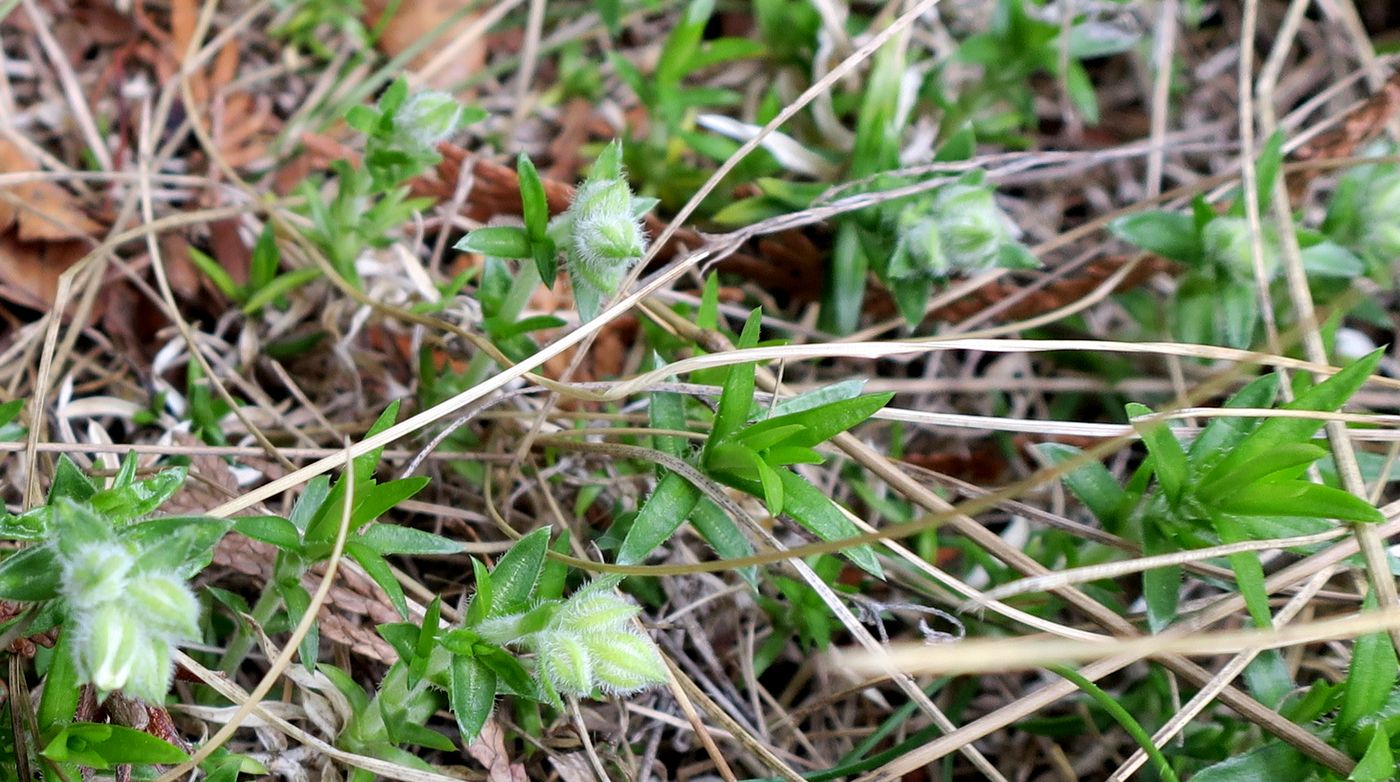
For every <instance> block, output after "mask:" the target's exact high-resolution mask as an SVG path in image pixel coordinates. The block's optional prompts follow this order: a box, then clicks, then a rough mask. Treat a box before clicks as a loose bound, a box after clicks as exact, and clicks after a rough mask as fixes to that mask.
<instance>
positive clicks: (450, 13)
mask: <svg viewBox="0 0 1400 782" xmlns="http://www.w3.org/2000/svg"><path fill="white" fill-rule="evenodd" d="M470 5H472V3H471V2H470V1H469V0H418V1H417V2H412V3H400V2H395V1H394V0H367V1H366V2H365V24H366V25H367V26H369V27H375V26H376V25H378V24H379V22H380V19H381V18H382V17H383V16H384V13H385V12H386V11H388V10H389V9H390V8H392V7H394V6H397V10H396V11H395V12H394V15H393V16H392V17H391V18H390V19H389V21H388V22H387V23H386V24H385V25H384V31H383V33H382V34H381V35H380V36H379V50H380V51H382V52H384V54H386V55H388V56H390V57H396V56H398V55H399V54H402V53H403V52H404V50H406V49H408V48H409V47H410V46H413V45H414V44H416V43H418V42H419V41H421V40H423V39H424V38H425V37H427V36H429V35H431V34H433V33H434V32H435V31H437V29H438V28H439V27H441V26H442V25H444V24H450V26H449V27H448V29H447V30H445V31H443V32H441V33H439V34H438V36H437V37H436V38H434V39H433V42H432V43H431V44H429V45H428V47H427V48H425V49H424V50H423V51H421V52H419V53H418V54H417V55H416V56H415V57H414V58H413V59H412V60H410V61H409V68H410V69H412V70H417V69H419V68H422V67H423V66H424V65H426V64H427V63H428V61H429V60H431V59H432V58H433V56H434V55H435V54H437V53H438V52H439V51H440V50H441V49H442V47H444V46H446V45H447V44H448V43H449V42H451V41H452V40H453V39H455V38H458V37H460V36H461V35H462V34H463V33H464V32H465V31H466V29H467V28H468V27H469V26H471V23H472V22H473V21H475V20H476V14H475V13H468V14H464V15H462V16H461V18H459V19H457V21H455V22H452V21H450V20H451V19H452V18H453V17H454V16H455V15H457V14H458V13H459V12H461V11H462V9H464V8H467V7H468V6H470ZM485 62H486V47H485V46H473V47H471V48H470V49H468V50H467V53H466V54H464V55H463V56H462V57H461V58H460V59H459V60H457V61H456V62H454V63H453V64H452V65H450V66H448V67H446V68H443V69H441V70H439V71H438V72H437V73H434V74H433V76H432V78H431V79H429V80H428V82H427V84H426V85H425V86H428V87H432V88H434V89H439V90H447V89H451V88H452V87H454V86H455V85H458V84H461V83H462V82H464V81H466V80H467V79H469V78H471V77H472V76H474V75H476V73H477V71H479V70H481V66H482V65H483V64H484V63H485Z"/></svg>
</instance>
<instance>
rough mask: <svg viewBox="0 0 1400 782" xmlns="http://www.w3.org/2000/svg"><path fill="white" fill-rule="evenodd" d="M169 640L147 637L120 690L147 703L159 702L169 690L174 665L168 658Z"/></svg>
mask: <svg viewBox="0 0 1400 782" xmlns="http://www.w3.org/2000/svg"><path fill="white" fill-rule="evenodd" d="M170 652H171V648H170V642H169V641H167V640H165V639H163V638H156V637H147V638H146V646H145V649H144V651H143V652H142V653H141V656H140V659H139V660H137V662H136V664H135V665H134V666H132V669H131V676H130V677H129V678H128V679H127V683H126V686H124V687H122V692H124V693H126V694H127V695H132V696H135V697H137V698H140V699H141V700H143V701H146V702H147V703H156V704H158V703H161V702H162V701H164V700H165V694H166V693H167V692H169V691H170V679H171V676H172V674H174V672H175V665H174V663H173V662H172V660H171V658H170Z"/></svg>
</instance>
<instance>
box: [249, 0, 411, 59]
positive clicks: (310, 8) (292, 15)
mask: <svg viewBox="0 0 1400 782" xmlns="http://www.w3.org/2000/svg"><path fill="white" fill-rule="evenodd" d="M272 4H273V6H274V7H276V8H278V9H280V10H283V11H284V12H285V13H286V17H285V19H284V21H283V22H282V23H281V24H279V25H277V26H276V27H275V28H273V29H272V30H271V33H272V35H274V36H276V37H278V38H281V39H283V40H285V41H287V42H288V43H290V44H292V45H293V46H295V47H297V48H298V49H301V50H302V51H306V52H310V53H311V54H312V55H313V56H315V57H317V58H318V59H321V60H331V59H333V58H334V57H335V51H334V50H332V49H331V48H330V47H329V46H327V45H326V42H327V41H328V40H331V39H332V37H333V36H331V35H329V34H328V33H329V32H331V31H336V32H340V33H341V34H343V35H346V36H348V37H349V38H350V39H351V40H352V41H356V42H358V43H359V44H360V45H361V46H369V43H370V38H371V36H370V32H369V31H368V30H366V29H365V26H364V24H363V23H361V22H360V17H361V15H363V14H364V4H363V3H361V2H360V0H273V3H272ZM389 16H390V15H389V14H384V18H385V21H387V20H388V18H389ZM380 24H381V25H382V24H383V22H381V23H380Z"/></svg>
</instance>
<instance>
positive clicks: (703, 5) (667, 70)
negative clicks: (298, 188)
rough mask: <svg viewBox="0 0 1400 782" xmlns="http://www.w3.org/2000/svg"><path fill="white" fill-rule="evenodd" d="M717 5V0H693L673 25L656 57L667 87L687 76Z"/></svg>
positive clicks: (658, 78) (660, 81) (658, 77)
mask: <svg viewBox="0 0 1400 782" xmlns="http://www.w3.org/2000/svg"><path fill="white" fill-rule="evenodd" d="M714 9H715V3H714V0H691V2H690V4H689V5H687V6H686V9H685V14H684V15H683V16H682V17H681V19H680V21H678V22H677V23H676V26H675V27H674V28H672V29H671V34H670V35H669V36H668V37H667V38H666V43H665V44H663V45H662V47H661V56H660V57H659V58H658V59H657V61H656V73H655V79H656V82H657V83H658V84H660V85H663V88H664V87H666V86H674V85H676V84H679V83H680V81H681V79H683V78H685V75H686V72H687V69H688V68H689V67H690V62H691V58H692V57H694V55H695V52H696V49H697V48H698V47H699V45H700V39H701V38H702V37H703V36H704V34H705V25H706V24H708V23H709V21H710V14H711V13H713V12H714Z"/></svg>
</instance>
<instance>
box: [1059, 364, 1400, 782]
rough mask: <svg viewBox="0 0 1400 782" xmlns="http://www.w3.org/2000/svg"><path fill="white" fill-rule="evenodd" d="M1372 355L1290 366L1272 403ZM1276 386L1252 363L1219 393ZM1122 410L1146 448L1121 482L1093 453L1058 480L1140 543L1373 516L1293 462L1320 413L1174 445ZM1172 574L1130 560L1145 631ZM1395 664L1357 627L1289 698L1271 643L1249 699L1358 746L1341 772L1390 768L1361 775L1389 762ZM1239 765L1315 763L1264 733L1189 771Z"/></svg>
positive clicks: (1326, 389) (1311, 459) (1317, 396)
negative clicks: (1140, 569) (1257, 743)
mask: <svg viewBox="0 0 1400 782" xmlns="http://www.w3.org/2000/svg"><path fill="white" fill-rule="evenodd" d="M1380 358H1381V352H1380V351H1377V352H1375V353H1372V354H1370V355H1368V356H1366V357H1365V358H1362V359H1359V360H1357V361H1356V362H1354V363H1352V364H1351V365H1350V366H1348V367H1346V368H1344V369H1343V370H1341V371H1340V372H1338V373H1337V374H1335V375H1334V376H1332V377H1331V378H1329V379H1327V380H1324V381H1322V382H1320V383H1318V384H1316V385H1313V386H1308V385H1307V384H1306V381H1305V380H1303V379H1302V378H1301V377H1299V379H1298V383H1297V387H1296V388H1295V389H1294V398H1293V401H1292V402H1290V403H1288V404H1285V405H1282V406H1281V408H1280V409H1285V410H1314V411H1324V412H1326V411H1335V410H1338V409H1339V408H1341V406H1342V405H1344V404H1345V403H1346V401H1347V400H1348V399H1350V398H1351V396H1352V395H1353V394H1354V393H1355V392H1356V391H1357V390H1358V389H1359V388H1360V387H1361V385H1362V384H1363V383H1364V382H1365V380H1366V378H1367V377H1369V376H1370V375H1371V373H1372V372H1373V371H1374V370H1375V368H1376V366H1377V363H1378V362H1379V360H1380ZM1277 393H1278V377H1277V375H1273V374H1269V375H1265V376H1262V377H1260V378H1258V379H1256V380H1254V381H1253V382H1251V383H1249V384H1248V385H1246V386H1245V387H1244V388H1243V389H1241V390H1240V391H1239V392H1237V393H1236V394H1234V395H1233V396H1232V397H1230V398H1229V399H1228V400H1227V401H1226V402H1225V407H1227V408H1261V407H1267V406H1269V405H1270V404H1271V403H1272V402H1273V401H1274V399H1275V397H1276V396H1277ZM1127 412H1128V414H1129V416H1131V417H1133V418H1134V419H1135V426H1136V427H1137V428H1138V429H1139V431H1140V432H1141V434H1142V438H1143V442H1144V444H1145V445H1146V447H1147V453H1148V458H1147V459H1145V460H1144V461H1143V462H1142V464H1141V465H1140V466H1139V468H1138V469H1137V471H1136V472H1135V473H1134V474H1133V476H1132V477H1131V478H1129V480H1128V481H1127V484H1126V486H1120V485H1119V484H1118V482H1117V481H1116V480H1115V479H1114V478H1113V476H1112V475H1111V474H1109V473H1108V471H1107V470H1106V469H1105V468H1104V467H1103V466H1102V465H1100V464H1098V463H1096V462H1090V463H1087V464H1080V465H1078V466H1076V467H1075V468H1074V469H1073V470H1071V471H1070V472H1069V473H1068V474H1067V475H1066V476H1065V478H1064V480H1065V484H1066V486H1068V488H1069V489H1070V491H1071V492H1072V493H1073V494H1074V495H1075V496H1076V497H1078V498H1079V499H1080V500H1081V501H1082V502H1083V503H1084V504H1085V506H1086V507H1087V508H1088V509H1089V511H1090V512H1091V513H1093V515H1094V516H1095V517H1096V518H1097V519H1098V520H1099V522H1100V523H1101V524H1102V525H1103V527H1104V529H1106V530H1107V531H1109V532H1111V533H1114V534H1117V535H1121V536H1124V537H1126V538H1128V539H1130V540H1132V541H1133V542H1134V543H1136V544H1138V545H1139V546H1141V548H1142V550H1143V552H1144V553H1145V554H1148V555H1155V554H1165V553H1170V552H1175V551H1181V550H1186V549H1193V548H1200V547H1205V546H1211V545H1220V544H1228V543H1239V542H1244V541H1250V540H1262V539H1276V538H1283V537H1290V536H1296V535H1304V534H1309V533H1314V532H1320V531H1323V530H1326V529H1328V528H1330V527H1331V526H1332V525H1334V524H1335V523H1337V522H1349V523H1363V524H1365V523H1377V522H1380V521H1382V520H1383V517H1382V516H1381V514H1380V512H1379V511H1377V510H1376V508H1375V507H1374V506H1372V505H1371V504H1370V503H1368V502H1366V501H1365V500H1363V499H1361V498H1358V497H1356V496H1354V495H1352V494H1350V493H1349V492H1347V491H1345V490H1343V489H1342V488H1341V487H1340V486H1338V485H1336V483H1335V476H1330V475H1329V474H1328V473H1327V472H1326V471H1323V472H1322V475H1323V477H1324V479H1325V480H1324V482H1321V483H1319V482H1315V481H1313V480H1310V479H1308V477H1306V476H1305V473H1306V472H1307V471H1308V470H1309V469H1310V468H1313V467H1314V466H1321V463H1322V462H1323V460H1324V457H1326V453H1327V452H1326V450H1325V449H1323V448H1322V447H1320V446H1318V445H1317V444H1315V443H1314V442H1313V438H1314V436H1315V435H1316V434H1317V433H1318V431H1319V430H1320V429H1321V428H1322V426H1323V422H1322V421H1320V420H1316V419H1306V418H1283V417H1273V418H1267V419H1263V420H1260V419H1255V418H1235V417H1222V418H1215V419H1212V420H1211V422H1210V423H1209V424H1208V425H1207V426H1206V427H1205V428H1204V429H1203V430H1202V431H1201V433H1200V434H1199V435H1197V436H1196V437H1195V439H1194V440H1192V441H1191V442H1190V443H1189V445H1183V444H1182V443H1181V442H1180V441H1179V440H1178V439H1177V437H1176V435H1174V434H1173V433H1172V431H1171V429H1170V428H1169V427H1168V426H1167V425H1166V423H1165V422H1163V421H1158V420H1152V419H1151V418H1150V414H1151V411H1150V410H1149V409H1148V408H1146V407H1145V406H1143V405H1138V404H1130V405H1129V406H1128V410H1127ZM1040 450H1041V452H1042V454H1043V455H1044V456H1046V457H1047V458H1048V459H1050V460H1051V461H1052V462H1054V463H1064V462H1067V461H1070V460H1072V459H1077V458H1078V457H1079V456H1080V452H1079V451H1078V450H1077V449H1075V448H1072V447H1070V446H1067V445H1059V444H1045V445H1042V446H1040ZM1227 561H1228V564H1229V566H1230V568H1231V569H1232V570H1233V571H1234V575H1235V584H1234V586H1235V587H1236V588H1237V589H1238V590H1239V592H1240V594H1241V596H1242V597H1243V598H1244V600H1245V605H1246V608H1247V610H1248V613H1249V615H1250V618H1251V620H1252V621H1253V622H1254V623H1255V624H1256V625H1257V626H1260V627H1271V626H1272V615H1271V612H1270V606H1269V595H1268V592H1267V591H1266V589H1265V587H1264V571H1263V569H1262V567H1261V565H1260V561H1259V558H1258V556H1257V555H1256V554H1254V553H1249V552H1245V553H1240V554H1235V555H1231V556H1229V557H1228V558H1227ZM1181 578H1182V569H1181V567H1180V566H1170V567H1161V568H1155V569H1152V570H1149V571H1146V572H1145V573H1144V574H1143V577H1142V594H1143V598H1144V600H1145V602H1146V606H1147V619H1148V624H1149V626H1150V627H1151V628H1152V629H1153V630H1154V631H1161V630H1164V629H1166V628H1168V627H1170V626H1171V625H1172V623H1173V622H1174V621H1175V620H1176V619H1177V615H1178V604H1179V600H1180V587H1181ZM1395 671H1396V662H1395V656H1394V650H1393V648H1392V647H1391V644H1390V640H1389V638H1388V637H1383V636H1376V637H1373V638H1370V637H1368V638H1363V639H1360V640H1358V642H1357V645H1356V649H1355V651H1354V655H1353V660H1352V669H1351V674H1350V676H1349V677H1348V679H1347V681H1346V682H1343V683H1339V684H1328V683H1326V682H1318V683H1315V684H1313V685H1312V686H1311V687H1310V688H1309V689H1308V690H1307V691H1306V692H1305V693H1304V694H1303V695H1302V696H1301V697H1298V698H1293V697H1291V696H1292V694H1293V693H1295V692H1296V690H1297V685H1296V683H1295V682H1294V680H1293V678H1292V676H1291V675H1290V674H1289V672H1288V669H1287V667H1286V666H1285V665H1284V663H1283V660H1282V658H1281V657H1280V656H1279V655H1278V654H1277V653H1276V652H1272V651H1271V652H1266V653H1264V654H1261V655H1260V656H1259V657H1258V658H1257V659H1256V660H1255V661H1254V662H1253V663H1252V664H1251V665H1250V666H1249V667H1248V668H1247V669H1246V671H1245V678H1246V682H1247V683H1248V685H1249V687H1250V690H1251V691H1252V693H1253V694H1254V696H1255V697H1256V698H1258V699H1259V700H1260V701H1261V702H1263V703H1265V704H1268V705H1272V706H1274V707H1277V708H1280V709H1281V710H1282V712H1281V713H1283V714H1284V716H1286V717H1288V718H1289V719H1291V720H1293V721H1295V722H1298V723H1299V724H1303V725H1307V726H1309V727H1310V728H1311V729H1313V730H1315V731H1316V732H1318V733H1319V735H1322V736H1326V737H1328V738H1330V739H1332V740H1333V741H1334V743H1335V744H1336V745H1337V746H1338V747H1339V748H1341V749H1343V750H1345V751H1347V752H1349V753H1350V754H1351V755H1352V756H1353V757H1356V758H1358V759H1359V760H1360V763H1361V765H1360V766H1358V768H1359V769H1362V770H1363V774H1362V776H1360V777H1353V778H1354V779H1359V778H1367V779H1384V778H1389V777H1388V776H1367V775H1366V773H1365V772H1364V770H1365V768H1371V769H1375V768H1380V767H1381V765H1384V763H1390V766H1389V768H1390V772H1389V773H1392V774H1393V771H1394V765H1393V763H1391V761H1390V758H1391V756H1392V755H1391V752H1392V747H1391V742H1390V738H1389V737H1390V736H1392V735H1395V731H1396V730H1400V692H1397V691H1396V690H1395V687H1394V685H1395V675H1396V674H1395ZM1168 754H1172V751H1168ZM1382 758H1383V759H1384V763H1382V762H1381V760H1380V759H1382ZM1244 770H1252V771H1255V772H1257V773H1259V774H1260V775H1259V776H1257V777H1254V778H1261V779H1281V780H1294V779H1296V780H1302V779H1311V778H1315V777H1314V775H1315V774H1322V773H1323V770H1322V769H1319V768H1317V767H1316V766H1315V764H1313V763H1312V762H1311V761H1307V760H1306V759H1304V758H1303V757H1302V756H1301V755H1299V754H1297V753H1296V752H1295V751H1294V750H1292V749H1291V748H1288V747H1287V746H1286V745H1283V744H1280V743H1274V742H1271V743H1266V744H1264V745H1262V746H1261V747H1260V748H1258V749H1257V750H1255V751H1253V752H1250V753H1248V754H1246V755H1244V756H1242V757H1241V758H1234V759H1230V760H1225V761H1222V762H1220V763H1219V764H1217V765H1216V766H1212V767H1210V768H1207V769H1206V770H1203V771H1202V772H1200V773H1199V774H1198V775H1196V776H1194V777H1193V779H1207V780H1228V779H1241V778H1245V777H1243V776H1239V775H1240V774H1242V773H1243V771H1244ZM1324 777H1325V778H1330V777H1326V775H1325V774H1324Z"/></svg>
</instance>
